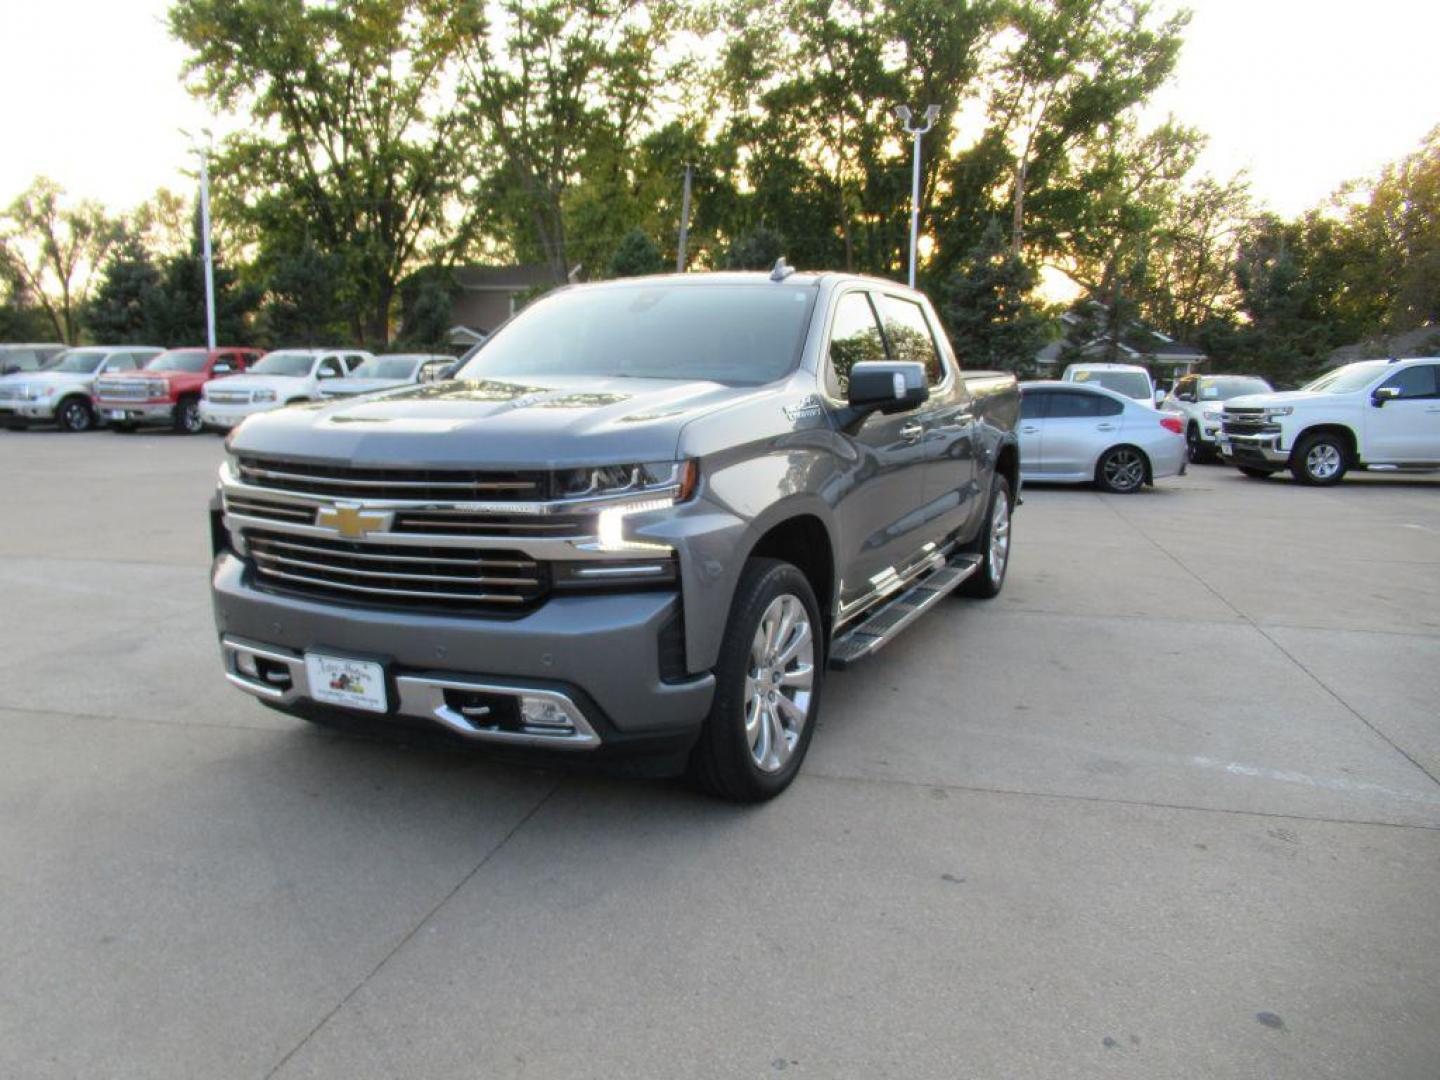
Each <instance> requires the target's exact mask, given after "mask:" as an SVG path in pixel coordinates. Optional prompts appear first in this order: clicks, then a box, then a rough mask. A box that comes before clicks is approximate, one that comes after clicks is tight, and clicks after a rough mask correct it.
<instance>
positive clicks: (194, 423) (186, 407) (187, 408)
mask: <svg viewBox="0 0 1440 1080" xmlns="http://www.w3.org/2000/svg"><path fill="white" fill-rule="evenodd" d="M203 426H204V425H203V424H201V422H200V403H199V402H198V401H182V402H181V403H180V429H181V430H182V431H184V432H185V434H187V435H195V434H198V433H199V431H200V429H201V427H203Z"/></svg>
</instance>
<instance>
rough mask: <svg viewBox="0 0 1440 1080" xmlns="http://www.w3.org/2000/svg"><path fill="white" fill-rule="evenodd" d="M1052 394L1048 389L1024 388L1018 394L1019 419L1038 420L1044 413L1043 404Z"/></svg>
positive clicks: (1047, 402)
mask: <svg viewBox="0 0 1440 1080" xmlns="http://www.w3.org/2000/svg"><path fill="white" fill-rule="evenodd" d="M1053 396H1054V395H1053V394H1051V393H1050V392H1049V391H1048V390H1026V391H1024V392H1023V393H1022V394H1021V395H1020V419H1021V420H1039V419H1041V418H1042V417H1044V415H1045V406H1046V405H1047V404H1049V401H1050V398H1051V397H1053Z"/></svg>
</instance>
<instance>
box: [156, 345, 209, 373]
mask: <svg viewBox="0 0 1440 1080" xmlns="http://www.w3.org/2000/svg"><path fill="white" fill-rule="evenodd" d="M209 356H210V354H209V353H207V352H206V351H205V350H204V349H176V350H175V351H174V352H167V353H161V354H160V355H159V356H157V357H156V358H155V359H154V360H151V361H150V363H148V364H146V365H145V370H146V371H190V372H198V371H204V370H205V361H206V359H207V358H208V357H209Z"/></svg>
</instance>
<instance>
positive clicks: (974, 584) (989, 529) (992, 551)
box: [955, 473, 1015, 600]
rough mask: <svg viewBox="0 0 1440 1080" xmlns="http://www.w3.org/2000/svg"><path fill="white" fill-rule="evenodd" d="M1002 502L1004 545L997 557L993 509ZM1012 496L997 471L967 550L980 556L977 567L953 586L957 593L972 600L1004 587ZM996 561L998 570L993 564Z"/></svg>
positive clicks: (986, 597) (992, 594)
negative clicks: (977, 530) (981, 522)
mask: <svg viewBox="0 0 1440 1080" xmlns="http://www.w3.org/2000/svg"><path fill="white" fill-rule="evenodd" d="M1002 500H1003V503H1004V508H1005V509H1004V529H1005V536H1004V545H1003V548H1004V550H1003V552H1002V553H1000V554H999V556H998V558H997V552H996V547H995V544H994V542H993V540H994V530H995V527H996V521H997V517H996V515H997V511H998V509H999V507H1000V505H1001V503H1002ZM1014 502H1015V500H1014V496H1013V494H1012V493H1011V491H1010V481H1009V480H1008V479H1006V478H1005V477H1004V476H1002V475H1000V474H999V473H996V474H995V479H994V480H993V481H992V482H991V484H990V505H989V506H988V507H986V508H985V524H984V525H982V526H981V527H980V535H979V536H977V537H976V538H975V542H974V544H973V545H971V546H970V548H969V550H970V551H971V552H973V553H974V554H976V555H979V556H980V557H981V559H980V567H979V569H977V570H976V571H975V573H973V574H971V575H970V576H969V577H968V578H966V579H965V580H964V581H963V582H961V584H960V588H958V589H956V590H955V591H956V593H957V594H958V595H960V596H969V597H973V598H974V599H976V600H993V599H994V598H995V597H997V596H999V595H1000V590H1001V589H1003V588H1004V587H1005V574H1006V571H1008V570H1009V569H1010V533H1011V530H1012V529H1013V527H1014V520H1015V519H1014V516H1013V515H1014ZM997 562H998V564H999V568H998V572H997V569H996V564H997Z"/></svg>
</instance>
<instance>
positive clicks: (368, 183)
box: [169, 0, 480, 343]
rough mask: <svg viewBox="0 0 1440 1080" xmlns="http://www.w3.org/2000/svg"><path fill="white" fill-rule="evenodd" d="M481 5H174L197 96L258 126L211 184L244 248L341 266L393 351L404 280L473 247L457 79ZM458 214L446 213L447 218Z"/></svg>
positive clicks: (362, 325)
mask: <svg viewBox="0 0 1440 1080" xmlns="http://www.w3.org/2000/svg"><path fill="white" fill-rule="evenodd" d="M479 7H480V5H471V4H460V3H440V2H435V3H429V2H427V3H419V2H413V0H334V2H332V3H327V4H311V3H306V2H305V0H175V3H174V5H173V6H172V7H171V9H170V17H169V18H170V30H171V33H172V34H173V35H174V36H175V37H176V38H177V39H178V40H179V41H180V42H182V43H183V44H184V45H185V46H187V47H188V48H189V49H190V54H191V55H190V59H189V61H188V64H187V72H188V73H189V75H190V78H191V83H190V85H191V89H192V90H193V91H194V92H195V93H196V94H198V95H200V96H202V97H204V98H205V99H206V100H207V101H208V102H209V103H210V105H211V107H212V108H214V109H215V110H216V111H219V112H229V113H241V114H243V115H245V116H246V118H247V121H248V122H247V124H246V125H245V128H244V130H243V131H242V132H240V133H238V134H236V135H233V136H231V137H229V138H228V139H226V140H225V142H224V144H223V146H222V148H221V151H220V153H219V154H218V156H217V158H216V161H215V163H214V167H213V169H212V175H213V176H214V178H215V181H216V191H217V201H218V203H219V207H220V211H221V213H222V214H223V215H224V216H225V217H226V218H227V219H228V220H229V221H231V222H232V224H233V225H234V226H235V228H236V229H237V233H238V235H239V237H240V239H241V240H242V242H247V243H248V242H258V243H260V244H261V246H268V247H272V248H275V249H277V250H298V249H301V248H303V247H304V246H305V243H306V242H307V240H308V242H309V243H311V244H313V245H314V246H315V247H316V248H317V249H318V250H320V251H323V252H327V253H329V254H333V255H335V256H338V257H339V259H340V264H339V265H340V268H341V272H340V283H339V287H338V292H339V296H340V300H341V302H342V303H343V305H344V307H345V310H346V312H347V315H348V319H349V321H350V323H351V327H352V333H353V335H354V336H355V337H356V338H357V339H363V340H366V341H369V342H375V343H383V342H385V341H387V340H388V337H389V329H390V317H391V308H392V304H393V301H394V300H395V291H396V286H397V283H398V282H399V280H400V278H401V277H402V276H403V275H404V274H405V273H406V272H407V270H408V269H409V268H411V267H412V266H413V265H415V264H416V263H418V262H421V261H425V260H426V259H427V258H431V257H436V256H437V254H438V253H439V252H440V250H441V249H444V250H452V249H456V248H458V247H461V246H463V245H464V244H465V243H466V242H467V240H468V239H469V237H470V236H471V234H472V227H473V222H474V216H473V211H472V207H473V201H472V200H468V199H467V200H462V199H460V198H459V195H460V192H461V186H462V183H463V181H464V178H465V172H466V170H465V167H464V163H465V162H466V160H467V158H468V157H469V156H470V155H469V150H470V147H471V142H470V140H469V138H468V133H467V129H466V128H465V126H464V124H463V122H462V118H461V115H460V113H459V111H458V110H457V107H456V101H457V96H456V94H455V92H454V88H453V85H452V84H451V83H450V82H449V81H448V80H450V79H452V78H453V77H454V75H455V70H454V66H453V62H454V61H455V60H456V58H457V56H458V53H459V50H460V47H461V44H462V40H463V37H464V35H465V33H466V32H467V30H468V29H469V27H470V26H471V25H472V24H473V20H474V18H478V11H479ZM447 215H451V216H447Z"/></svg>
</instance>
